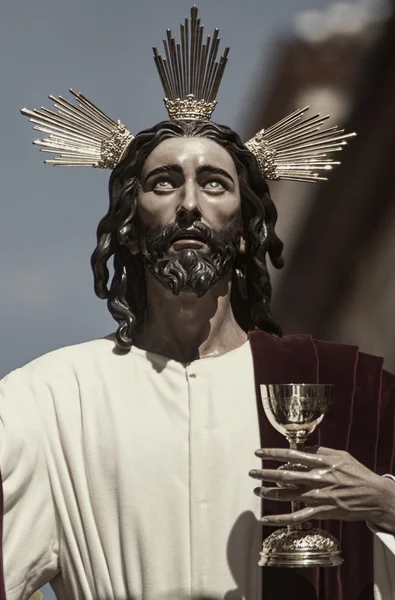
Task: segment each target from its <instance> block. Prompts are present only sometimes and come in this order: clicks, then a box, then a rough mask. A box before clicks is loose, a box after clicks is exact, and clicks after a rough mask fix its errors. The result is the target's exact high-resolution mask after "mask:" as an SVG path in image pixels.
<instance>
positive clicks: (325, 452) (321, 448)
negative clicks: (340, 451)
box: [303, 446, 337, 456]
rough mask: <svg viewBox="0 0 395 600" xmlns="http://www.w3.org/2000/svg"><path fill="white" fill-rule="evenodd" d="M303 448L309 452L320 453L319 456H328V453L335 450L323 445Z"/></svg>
mask: <svg viewBox="0 0 395 600" xmlns="http://www.w3.org/2000/svg"><path fill="white" fill-rule="evenodd" d="M303 450H305V451H306V452H309V453H311V454H320V455H321V456H328V455H329V454H333V453H334V452H337V450H333V448H326V447H325V446H304V448H303Z"/></svg>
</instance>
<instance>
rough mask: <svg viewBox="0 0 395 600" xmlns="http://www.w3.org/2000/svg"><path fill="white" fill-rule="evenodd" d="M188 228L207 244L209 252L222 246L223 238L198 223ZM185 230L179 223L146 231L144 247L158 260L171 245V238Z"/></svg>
mask: <svg viewBox="0 0 395 600" xmlns="http://www.w3.org/2000/svg"><path fill="white" fill-rule="evenodd" d="M190 228H192V229H195V230H196V231H197V232H198V233H199V235H200V236H201V238H202V241H203V242H204V243H205V244H207V246H208V247H209V248H210V250H213V249H214V248H216V247H218V246H221V245H222V244H223V241H224V240H223V236H221V235H220V234H218V233H216V232H215V231H214V230H213V229H211V228H210V227H208V226H207V225H204V223H201V222H200V221H196V222H193V223H191V224H190V225H188V229H190ZM186 229H187V228H186V227H182V226H181V225H180V224H179V223H171V224H170V225H166V226H165V227H163V228H161V229H156V230H152V231H148V232H147V233H146V234H145V235H144V238H145V239H144V246H146V248H147V249H149V251H150V252H153V253H154V254H155V255H156V256H157V257H158V258H160V257H161V256H163V255H164V254H166V253H167V252H168V251H169V249H170V247H171V245H172V243H173V241H172V240H173V238H174V237H175V236H176V235H178V234H181V233H185V232H186Z"/></svg>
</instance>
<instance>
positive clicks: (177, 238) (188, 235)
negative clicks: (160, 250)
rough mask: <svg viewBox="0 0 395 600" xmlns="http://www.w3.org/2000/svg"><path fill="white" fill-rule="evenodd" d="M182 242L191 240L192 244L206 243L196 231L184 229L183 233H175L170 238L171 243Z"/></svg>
mask: <svg viewBox="0 0 395 600" xmlns="http://www.w3.org/2000/svg"><path fill="white" fill-rule="evenodd" d="M182 240H191V241H194V242H201V243H202V244H205V243H206V240H205V238H204V236H203V235H202V234H201V233H200V231H197V230H196V229H184V230H183V231H177V233H175V234H174V235H173V237H172V238H171V243H172V244H174V243H176V242H181V241H182Z"/></svg>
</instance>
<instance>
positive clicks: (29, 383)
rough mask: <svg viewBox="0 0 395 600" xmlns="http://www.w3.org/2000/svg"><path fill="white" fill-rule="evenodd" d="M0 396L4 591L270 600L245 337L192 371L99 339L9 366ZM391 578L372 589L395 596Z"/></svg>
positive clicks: (76, 598)
mask: <svg viewBox="0 0 395 600" xmlns="http://www.w3.org/2000/svg"><path fill="white" fill-rule="evenodd" d="M0 394H1V399H0V417H1V429H0V434H1V439H0V443H1V445H0V467H1V470H2V475H3V489H4V498H5V509H4V510H5V514H4V535H3V548H4V571H5V582H6V591H7V599H8V600H17V599H18V600H19V599H25V598H29V596H30V595H31V594H32V593H33V592H34V591H35V590H37V589H38V588H40V587H41V586H42V585H44V584H45V583H46V582H48V581H52V586H53V588H54V590H55V593H56V595H57V597H58V598H59V599H60V600H66V599H67V600H71V599H72V600H82V599H84V600H104V599H106V600H126V599H128V600H165V599H167V600H177V599H187V598H188V599H189V598H191V597H192V598H193V597H197V596H198V595H200V596H203V595H205V596H209V597H211V598H213V599H216V600H217V599H226V600H241V599H246V600H258V599H259V600H260V598H261V595H260V594H261V569H260V568H259V567H258V566H257V561H258V554H259V550H260V542H261V525H260V524H259V516H260V500H259V498H257V497H256V496H255V495H254V494H253V488H254V487H255V486H256V485H257V483H256V482H254V481H253V480H252V479H251V478H250V477H249V476H248V471H249V470H250V469H251V468H254V467H255V468H256V467H259V464H260V463H259V461H258V459H257V458H256V457H255V456H254V450H256V449H257V448H259V447H260V440H259V428H258V418H257V407H256V400H255V389H254V376H253V364H252V355H251V350H250V346H249V343H248V342H247V343H245V344H244V345H243V346H241V347H240V348H238V349H237V350H234V351H233V352H229V353H228V354H225V355H223V356H220V357H217V358H207V359H201V360H197V361H194V362H192V363H190V364H188V365H184V364H181V363H178V362H176V361H173V360H168V359H167V358H165V357H162V356H159V355H156V354H149V353H146V352H145V351H143V350H140V349H138V348H135V347H134V348H132V350H131V352H129V353H125V354H120V353H118V352H117V351H116V350H115V348H114V342H113V339H112V338H108V339H103V340H96V341H93V342H88V343H86V344H81V345H78V346H73V347H70V348H64V349H61V350H58V351H55V352H52V353H50V354H48V355H46V356H44V357H41V358H39V359H37V360H35V361H33V362H32V363H30V364H29V365H27V366H25V367H23V368H22V369H18V370H17V371H14V372H13V373H11V374H10V375H9V376H8V377H6V378H5V379H4V380H3V381H2V383H1V386H0ZM376 538H377V544H378V548H379V552H381V553H382V554H383V556H384V555H385V560H388V561H391V560H392V561H394V562H393V564H394V565H395V557H394V555H393V554H392V552H391V551H390V550H388V548H387V546H385V545H384V544H383V543H382V542H381V541H380V540H379V536H376ZM394 552H395V550H394ZM376 554H377V553H376ZM377 556H378V555H377ZM390 568H391V566H390ZM376 573H377V571H376ZM394 573H395V569H394V570H393V571H392V577H393V576H394V575H393V574H394ZM380 576H382V580H380V581H377V580H376V592H377V593H381V596H377V598H380V600H395V592H388V593H390V594H392V595H388V593H387V592H386V586H387V588H388V585H390V583H389V580H390V579H391V576H388V573H387V574H385V573H384V575H383V573H381V575H380ZM388 589H389V588H388ZM377 590H381V591H380V592H378V591H377ZM386 593H387V595H385V594H386Z"/></svg>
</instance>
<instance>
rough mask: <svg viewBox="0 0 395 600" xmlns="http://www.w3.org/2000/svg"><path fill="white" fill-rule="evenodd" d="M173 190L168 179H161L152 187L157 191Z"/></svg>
mask: <svg viewBox="0 0 395 600" xmlns="http://www.w3.org/2000/svg"><path fill="white" fill-rule="evenodd" d="M173 188H174V185H173V184H172V182H171V181H169V180H168V179H161V180H160V181H157V182H156V183H155V185H154V189H157V190H172V189H173Z"/></svg>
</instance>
